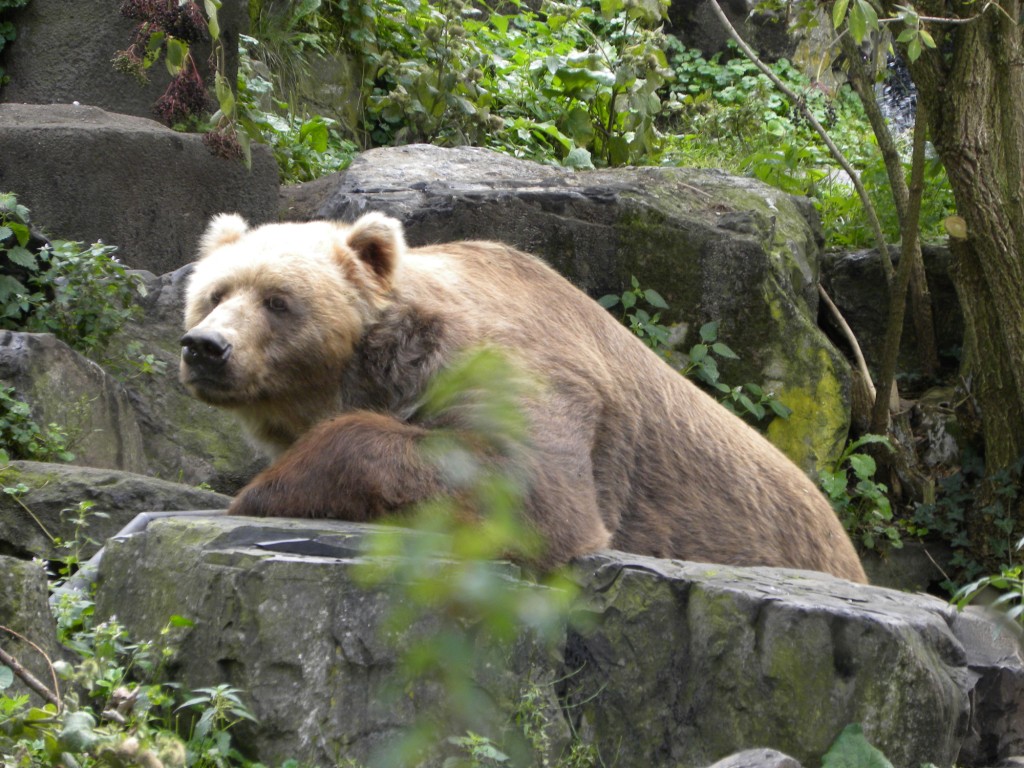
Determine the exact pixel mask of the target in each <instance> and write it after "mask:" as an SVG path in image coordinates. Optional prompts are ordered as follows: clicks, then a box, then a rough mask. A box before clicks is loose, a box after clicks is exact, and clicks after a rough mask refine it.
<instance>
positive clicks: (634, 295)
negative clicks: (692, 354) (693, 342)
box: [597, 277, 671, 357]
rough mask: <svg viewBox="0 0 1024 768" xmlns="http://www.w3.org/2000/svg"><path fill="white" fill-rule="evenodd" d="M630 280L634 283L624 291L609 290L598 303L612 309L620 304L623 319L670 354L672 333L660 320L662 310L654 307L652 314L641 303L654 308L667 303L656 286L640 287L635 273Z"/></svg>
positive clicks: (647, 341) (649, 343)
mask: <svg viewBox="0 0 1024 768" xmlns="http://www.w3.org/2000/svg"><path fill="white" fill-rule="evenodd" d="M630 282H631V285H632V287H631V288H629V289H627V290H625V291H623V292H622V294H621V295H619V296H616V295H614V294H608V295H607V296H602V297H601V298H600V299H598V300H597V303H598V304H600V305H601V306H602V307H604V308H605V309H609V310H610V309H614V308H615V307H617V306H621V307H622V314H621V315H620V317H619V320H620V322H622V323H623V324H624V325H625V326H627V327H628V328H629V330H631V331H632V332H633V333H634V334H636V335H637V336H638V337H639V338H640V340H641V341H643V343H644V344H646V345H647V346H648V347H650V348H651V349H653V350H654V351H655V352H658V353H659V354H661V355H662V356H666V357H667V355H668V352H669V346H668V345H669V338H670V336H671V333H670V331H669V329H668V328H667V327H666V326H664V325H662V324H661V312H658V311H655V312H654V313H653V314H651V312H649V311H647V310H646V309H644V308H643V307H642V306H641V303H646V304H647V305H648V306H650V307H651V308H652V309H654V310H661V309H668V304H666V303H665V300H664V299H663V298H662V297H661V294H660V293H658V292H657V291H656V290H654V289H653V288H641V287H640V281H639V280H637V279H636V277H630Z"/></svg>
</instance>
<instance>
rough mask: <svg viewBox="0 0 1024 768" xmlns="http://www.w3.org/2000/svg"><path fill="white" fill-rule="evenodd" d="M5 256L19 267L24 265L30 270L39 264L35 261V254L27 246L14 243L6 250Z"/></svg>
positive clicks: (37, 267) (36, 267)
mask: <svg viewBox="0 0 1024 768" xmlns="http://www.w3.org/2000/svg"><path fill="white" fill-rule="evenodd" d="M7 258H9V259H10V260H11V261H12V262H14V263H15V264H17V265H18V266H19V267H25V269H31V270H36V269H39V264H38V263H37V262H36V255H35V254H34V253H32V251H30V250H29V249H28V248H22V247H21V246H20V245H16V246H14V247H13V248H11V249H10V250H8V251H7Z"/></svg>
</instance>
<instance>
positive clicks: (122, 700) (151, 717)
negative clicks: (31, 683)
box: [0, 594, 253, 768]
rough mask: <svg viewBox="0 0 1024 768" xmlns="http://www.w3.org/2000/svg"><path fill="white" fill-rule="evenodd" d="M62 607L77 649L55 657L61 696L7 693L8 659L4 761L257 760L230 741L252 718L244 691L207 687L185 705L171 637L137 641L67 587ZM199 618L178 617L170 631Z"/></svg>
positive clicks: (206, 763) (94, 767)
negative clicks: (167, 670) (99, 618)
mask: <svg viewBox="0 0 1024 768" xmlns="http://www.w3.org/2000/svg"><path fill="white" fill-rule="evenodd" d="M56 614H57V623H58V627H59V628H60V630H61V632H60V637H61V641H62V642H63V643H64V644H65V645H66V646H67V647H68V649H69V650H70V652H71V653H73V654H74V656H75V660H74V661H58V662H56V663H54V665H53V667H54V670H55V672H56V674H57V675H58V677H59V679H60V681H61V687H62V688H63V689H64V693H63V695H62V696H61V695H59V691H54V692H53V693H55V694H58V695H56V696H55V697H54V698H55V702H51V703H48V704H45V705H44V706H41V707H34V706H31V705H30V702H29V697H28V696H11V695H8V692H7V691H8V689H9V688H10V685H11V683H12V682H13V675H12V674H10V670H9V668H8V667H4V666H2V665H0V762H2V763H3V764H4V765H5V766H12V768H14V767H15V766H18V767H19V768H20V766H26V768H28V767H29V766H54V767H55V768H56V767H57V766H76V765H77V766H81V767H82V768H98V767H99V766H158V765H159V766H164V768H186V766H189V767H190V768H194V767H198V768H214V767H215V768H229V767H231V766H249V765H252V764H251V763H250V762H249V761H247V760H246V759H244V758H243V757H242V756H241V755H240V754H239V753H238V751H237V749H235V748H234V746H233V745H232V744H231V736H230V733H229V731H230V730H231V729H232V728H234V726H235V725H237V724H238V723H239V722H242V721H252V720H253V716H252V714H251V713H250V712H249V710H248V709H247V708H246V707H245V705H244V703H243V702H242V701H241V698H240V697H239V695H238V692H237V691H235V690H234V689H232V688H230V687H228V686H223V685H222V686H216V687H212V688H200V689H198V690H196V691H193V692H192V695H191V696H190V697H189V698H187V699H186V701H185V702H184V703H182V704H180V705H176V701H177V699H178V695H177V686H175V685H172V684H169V683H165V682H161V681H160V677H161V675H162V670H163V668H164V665H165V664H166V661H167V659H168V658H169V657H170V655H171V654H172V653H173V651H172V649H171V644H170V640H169V639H167V638H165V640H164V641H163V642H162V643H161V647H162V649H163V650H161V651H157V650H156V645H155V644H154V643H151V642H141V643H140V642H133V641H132V640H131V639H130V638H129V636H128V633H127V631H126V630H125V628H124V627H123V626H122V625H121V624H119V623H118V622H117V621H116V620H110V621H106V622H102V623H99V624H94V622H93V620H92V616H93V610H92V603H91V601H89V600H88V599H87V598H84V597H82V596H75V595H72V594H66V595H64V596H63V599H62V600H60V601H59V602H58V603H57V607H56ZM190 623H191V622H190V621H189V620H188V619H186V618H184V617H181V616H173V617H171V619H170V621H169V622H168V624H167V625H166V627H165V628H164V630H163V631H162V635H164V636H172V635H173V633H174V631H175V630H176V629H177V628H179V627H186V626H188V625H190ZM5 670H6V673H5ZM140 680H146V681H148V682H141V681H140ZM183 710H194V711H195V718H194V719H193V718H192V717H189V718H185V719H184V722H183V717H182V713H183Z"/></svg>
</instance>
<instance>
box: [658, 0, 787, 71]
mask: <svg viewBox="0 0 1024 768" xmlns="http://www.w3.org/2000/svg"><path fill="white" fill-rule="evenodd" d="M721 6H722V10H724V11H725V15H726V16H728V17H729V21H731V22H732V25H733V26H734V27H735V28H736V31H737V32H739V33H740V36H741V37H742V38H743V39H744V40H746V41H747V42H748V43H750V45H751V46H752V47H753V48H754V49H755V50H756V51H757V52H758V54H759V55H760V56H761V57H762V59H764V60H765V61H778V60H779V59H782V58H787V59H792V58H793V52H794V50H795V49H796V36H795V35H793V34H791V33H790V30H789V20H788V18H787V16H786V14H785V12H783V11H779V10H765V9H764V8H763V7H761V6H760V5H759V4H758V3H756V2H751V1H750V0H728V1H727V2H722V3H721ZM668 20H669V23H668V31H669V32H671V33H672V34H673V35H675V36H676V37H678V38H679V39H680V40H681V41H682V42H683V43H684V44H685V45H686V46H687V47H689V48H696V49H697V50H699V51H700V52H701V53H703V54H704V55H705V56H707V57H709V58H710V57H711V56H713V55H714V54H716V53H719V52H721V51H725V50H726V44H727V43H728V42H729V41H730V39H731V38H730V37H729V33H728V32H727V31H726V29H725V27H723V26H722V22H721V21H719V20H718V17H717V16H716V15H715V14H714V12H713V11H712V10H711V9H710V7H709V3H708V2H707V0H681V2H674V3H672V5H670V6H669V9H668Z"/></svg>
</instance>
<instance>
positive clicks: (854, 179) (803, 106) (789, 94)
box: [710, 0, 887, 253]
mask: <svg viewBox="0 0 1024 768" xmlns="http://www.w3.org/2000/svg"><path fill="white" fill-rule="evenodd" d="M710 6H711V10H712V12H713V13H714V14H715V16H717V17H718V20H719V21H720V22H722V26H724V27H725V29H726V31H727V32H728V33H729V37H731V38H732V39H733V41H734V42H735V43H736V45H738V46H739V48H740V50H741V51H743V54H744V55H745V56H746V57H747V58H748V59H750V61H751V62H753V64H754V66H756V67H757V68H758V69H759V70H761V72H763V73H764V76H765V77H767V78H768V79H769V80H771V82H772V84H773V85H774V86H775V87H776V88H778V89H779V90H780V91H782V93H783V94H785V96H786V98H787V99H789V100H790V102H792V104H793V106H795V107H796V108H797V109H799V110H800V113H801V114H802V115H803V116H804V118H806V120H807V122H808V123H810V125H811V127H812V128H814V130H815V132H816V133H817V134H818V136H820V137H821V140H822V141H823V142H824V143H825V146H826V147H828V151H829V152H830V153H831V154H832V157H834V158H835V160H836V162H837V163H839V165H840V167H842V169H843V170H844V171H845V172H846V175H847V176H849V177H850V181H851V183H852V184H853V188H854V189H855V190H856V191H857V196H858V197H859V198H860V202H861V205H863V206H864V213H865V214H866V215H867V217H868V222H869V224H870V225H871V231H872V233H873V234H874V237H875V241H876V243H877V244H878V250H879V252H886V253H887V251H886V243H885V234H884V233H883V232H882V225H881V223H879V221H878V214H877V213H876V212H875V207H874V206H873V205H872V204H871V198H870V197H868V192H867V190H866V189H865V188H864V185H863V184H862V183H861V180H860V174H859V173H857V171H856V169H854V167H853V166H852V165H850V163H849V161H848V160H847V159H846V156H845V155H844V154H843V153H842V151H841V150H840V149H839V147H837V146H836V143H835V142H834V141H832V137H831V136H829V134H828V131H826V130H825V128H824V127H823V126H822V125H821V123H819V122H818V119H817V118H816V117H815V116H814V114H813V113H812V112H811V110H810V109H808V107H807V103H806V102H805V101H804V99H802V98H800V96H798V95H797V94H796V93H795V92H794V91H793V90H792V89H791V88H790V87H789V86H788V85H786V84H785V83H784V82H782V80H780V79H779V77H778V76H777V75H776V74H775V73H774V72H772V71H771V69H770V68H769V67H768V65H767V64H765V63H764V62H763V61H761V59H760V57H759V56H758V55H757V53H756V52H755V51H754V49H753V48H751V47H750V46H749V45H747V41H746V40H744V39H743V38H742V37H740V33H739V32H737V31H736V27H734V26H733V25H732V22H731V21H729V17H728V16H726V15H725V11H723V10H722V6H720V5H719V4H718V0H711V2H710Z"/></svg>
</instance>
